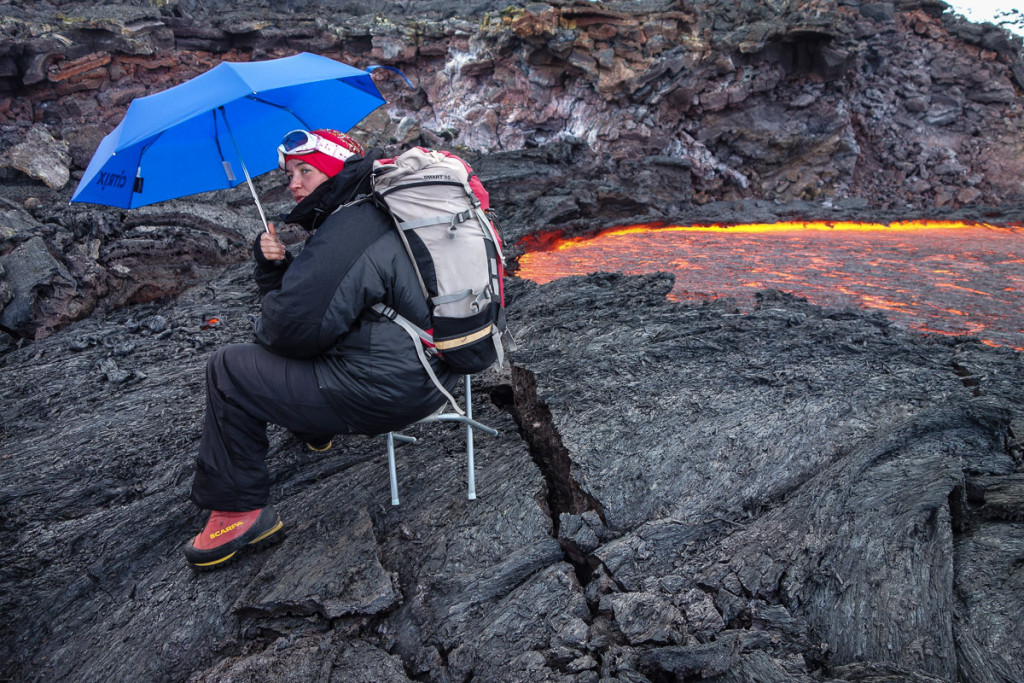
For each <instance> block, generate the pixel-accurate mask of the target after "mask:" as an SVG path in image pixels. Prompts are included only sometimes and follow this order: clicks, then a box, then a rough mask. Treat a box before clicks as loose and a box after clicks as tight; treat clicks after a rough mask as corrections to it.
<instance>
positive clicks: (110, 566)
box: [0, 266, 1024, 682]
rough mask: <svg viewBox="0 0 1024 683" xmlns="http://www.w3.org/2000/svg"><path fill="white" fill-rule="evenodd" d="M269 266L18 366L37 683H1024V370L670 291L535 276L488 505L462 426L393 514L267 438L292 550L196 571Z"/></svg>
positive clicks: (522, 306)
mask: <svg viewBox="0 0 1024 683" xmlns="http://www.w3.org/2000/svg"><path fill="white" fill-rule="evenodd" d="M246 270H247V268H246V267H243V266H240V267H236V268H233V269H231V270H230V271H228V272H227V273H226V274H225V275H224V276H222V277H220V278H217V279H215V280H212V281H210V283H209V285H208V286H201V287H197V288H194V289H191V290H189V291H187V292H185V293H184V294H182V295H181V296H180V297H178V298H176V299H175V300H174V301H173V302H167V303H163V304H158V303H151V304H147V305H142V306H134V307H132V308H130V309H126V310H124V311H121V312H117V313H114V314H111V315H109V316H107V317H105V318H104V319H98V318H95V317H94V318H92V319H89V320H86V321H82V322H79V323H75V324H74V325H71V326H69V327H68V328H66V329H63V330H61V331H58V332H56V333H54V334H53V335H50V336H49V337H47V338H45V339H42V340H39V341H37V342H35V343H33V344H32V345H29V346H26V347H25V348H22V349H18V350H15V351H11V352H9V353H7V354H6V355H5V356H4V358H3V365H2V367H0V381H2V383H3V386H4V387H5V395H4V398H3V402H2V403H0V411H2V412H0V415H2V418H3V422H2V424H3V429H4V432H3V446H2V449H0V474H2V477H0V482H2V484H0V512H2V515H3V519H2V522H3V523H2V525H0V529H2V530H0V541H2V543H0V548H2V550H0V560H2V562H0V567H2V569H0V581H2V584H3V586H4V591H3V598H2V606H0V607H2V610H3V612H4V614H5V615H8V619H7V620H5V622H4V624H3V626H2V627H0V629H2V630H0V643H2V646H3V657H4V660H5V662H7V669H6V671H5V673H6V675H7V676H8V677H10V678H11V679H12V680H125V679H129V678H144V679H147V680H185V679H188V680H253V679H255V678H259V679H260V680H282V681H283V680H321V678H320V676H323V678H322V680H328V679H329V680H346V681H348V680H363V681H380V680H399V681H401V680H430V681H449V680H507V681H524V682H525V681H536V680H549V681H598V680H621V681H645V680H647V681H657V680H683V679H685V678H687V677H693V676H701V677H703V678H707V679H708V680H735V681H749V680H758V681H761V680H765V681H770V680H777V681H793V680H806V681H826V680H831V681H838V680H844V681H861V680H882V679H884V680H908V681H909V680H965V681H967V680H970V681H985V680H1014V679H1017V678H1019V677H1020V676H1021V675H1024V663H1022V661H1021V659H1020V657H1019V655H1018V654H1017V653H1019V652H1020V649H1021V646H1022V645H1024V642H1022V641H1021V638H1020V633H1019V629H1017V628H1016V623H1018V622H1019V620H1020V618H1021V617H1022V614H1021V602H1020V600H1019V594H1020V591H1021V589H1022V588H1024V587H1022V586H1021V585H1020V580H1019V576H1018V574H1019V572H1017V571H1016V569H1015V566H1016V563H1017V560H1018V559H1019V557H1020V552H1021V547H1022V546H1021V543H1022V537H1021V529H1020V525H1019V523H1018V522H1019V517H1020V515H1019V512H1018V510H1019V507H1020V503H1021V487H1020V474H1019V472H1020V467H1021V459H1022V457H1024V453H1022V450H1021V449H1022V444H1021V442H1020V437H1019V435H1020V434H1021V433H1022V432H1024V411H1022V403H1021V398H1020V394H1019V387H1020V385H1021V382H1022V381H1024V362H1022V360H1021V356H1020V354H1017V353H1014V352H1011V351H1007V350H1004V349H993V348H989V347H986V346H983V345H980V344H977V343H973V342H970V341H967V340H955V339H950V338H945V337H924V336H920V335H917V334H913V333H910V332H907V331H905V330H902V329H900V328H897V327H894V326H892V325H890V324H889V323H888V322H886V321H885V320H884V319H882V318H880V317H872V316H864V315H860V314H857V313H854V312H852V311H837V310H822V309H820V308H817V307H814V306H810V305H808V304H806V303H804V302H802V301H800V300H796V299H793V298H791V297H787V296H784V295H779V294H777V293H773V292H766V293H764V294H763V295H762V297H761V300H760V304H759V307H758V310H756V311H755V312H753V313H751V314H746V315H740V314H736V313H733V312H731V310H730V309H729V307H728V306H725V305H719V304H714V305H707V306H693V305H681V304H676V303H670V302H667V301H666V300H665V298H664V295H665V293H666V292H667V291H668V290H669V288H670V287H671V279H670V278H668V277H665V276H651V277H646V278H624V277H620V276H592V277H588V278H572V279H568V280H565V281H560V282H557V283H552V284H551V285H546V286H544V287H537V286H534V285H531V284H528V283H521V282H517V281H514V280H513V281H512V283H511V287H510V291H509V294H510V298H511V304H512V307H513V310H514V311H516V315H517V317H516V324H515V329H516V332H517V333H518V337H519V342H520V346H521V348H520V350H519V351H518V352H516V353H515V354H514V356H513V359H512V366H511V369H510V371H507V372H506V373H504V374H502V375H492V376H487V377H482V378H480V379H479V380H478V381H477V383H476V390H477V399H478V400H477V402H476V406H475V407H476V411H475V414H476V416H477V417H479V418H480V419H482V420H484V421H485V422H488V423H490V424H493V425H494V426H496V427H498V428H499V429H500V431H501V436H499V437H498V438H496V439H495V438H487V437H478V438H477V453H476V455H477V463H478V465H477V473H476V474H477V487H478V491H479V496H480V497H479V498H478V499H477V500H475V501H467V500H465V469H464V468H465V458H464V455H463V452H462V448H463V443H462V439H461V438H459V431H460V430H458V429H455V428H444V427H434V428H430V429H420V430H416V431H415V433H416V435H417V436H420V437H423V440H422V442H421V443H418V444H415V445H409V446H404V447H401V448H399V450H398V472H399V487H400V493H401V498H402V504H401V505H400V506H398V507H391V506H390V505H389V501H390V495H389V491H388V475H387V462H386V457H385V449H384V442H383V439H381V438H377V439H366V438H354V437H353V438H345V439H340V440H338V441H336V446H335V448H334V449H333V450H332V451H330V452H328V453H327V454H326V455H324V454H313V453H312V452H310V451H308V450H306V449H305V447H304V446H303V444H301V443H299V442H298V441H296V440H295V439H294V438H293V437H291V436H290V435H287V434H285V433H283V432H281V431H279V430H272V431H271V436H272V439H271V441H272V447H271V455H270V459H269V463H270V467H271V473H272V477H273V481H274V486H273V498H274V500H275V501H276V504H277V505H278V507H279V509H280V510H281V513H282V515H283V517H284V520H285V523H286V524H287V527H288V537H287V538H286V540H285V541H284V543H283V544H282V545H280V546H277V547H276V548H274V549H271V550H267V551H264V552H261V553H257V554H252V555H249V556H246V557H244V558H243V559H241V560H240V561H238V562H237V563H236V564H233V565H231V566H229V567H227V568H225V569H223V570H221V571H219V572H217V573H211V574H204V575H196V574H194V573H193V572H192V571H191V570H189V569H188V568H187V567H186V565H185V564H184V561H183V558H182V555H181V549H182V545H183V543H184V542H185V541H186V539H188V538H189V537H190V535H192V534H194V533H196V531H197V529H198V528H199V527H200V526H201V524H202V519H201V517H200V516H199V514H198V513H197V512H196V511H195V510H193V509H192V506H191V504H189V503H188V502H187V493H188V487H189V485H190V481H191V474H192V467H193V465H192V459H193V457H194V452H195V448H196V445H197V442H198V438H199V426H200V423H201V410H202V400H201V398H202V385H203V379H202V378H203V361H204V359H205V357H206V356H207V355H208V353H209V352H211V351H212V350H213V349H215V348H216V347H218V346H220V345H221V344H224V343H227V342H230V341H244V340H247V339H248V338H249V329H250V327H251V317H252V315H253V314H254V313H255V311H256V310H257V307H256V305H257V301H256V297H255V296H254V295H253V293H252V290H251V286H250V284H249V282H248V277H247V273H246ZM623 302H628V305H624V304H623ZM567 311H575V312H578V313H575V314H571V315H570V314H568V313H567ZM211 314H216V315H218V316H219V318H220V319H221V320H222V324H221V326H220V327H217V328H214V329H209V330H203V329H201V328H200V323H201V322H202V321H203V320H205V319H206V318H207V317H208V316H210V315H211ZM324 671H331V672H332V673H331V675H330V677H327V676H326V674H323V673H322V672H324ZM318 672H319V673H318Z"/></svg>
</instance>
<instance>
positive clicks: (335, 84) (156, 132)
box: [71, 52, 385, 223]
mask: <svg viewBox="0 0 1024 683" xmlns="http://www.w3.org/2000/svg"><path fill="white" fill-rule="evenodd" d="M384 101H385V100H384V98H383V97H382V96H381V94H380V93H379V92H378V91H377V87H376V86H375V85H374V83H373V80H372V79H371V78H370V74H369V72H367V71H363V70H361V69H357V68H355V67H352V66H349V65H347V64H342V63H341V62H337V61H335V60H333V59H328V58H327V57H321V56H319V55H313V54H309V53H305V52H304V53H302V54H298V55H294V56H292V57H284V58H281V59H271V60H267V61H262V62H239V63H235V62H223V63H221V64H219V65H217V66H216V67H214V68H212V69H210V70H209V71H207V72H206V73H204V74H202V75H200V76H197V77H195V78H193V79H191V80H189V81H186V82H185V83H182V84H181V85H177V86H175V87H173V88H170V89H168V90H165V91H163V92H159V93H156V94H155V95H149V96H147V97H140V98H139V99H137V100H134V101H133V102H132V103H131V105H129V107H128V111H127V112H126V113H125V115H124V118H123V119H122V120H121V123H120V124H118V126H117V128H115V129H114V130H113V131H112V132H111V133H110V134H109V135H107V136H106V137H105V138H103V141H102V142H101V143H100V145H99V147H98V148H97V149H96V153H95V154H94V155H93V157H92V160H91V161H90V162H89V166H88V168H86V170H85V175H83V176H82V179H81V181H79V183H78V187H77V188H76V189H75V192H74V194H73V195H72V197H71V201H72V202H87V203H92V204H104V205H106V206H119V207H123V208H134V207H139V206H146V205H147V204H153V203H156V202H161V201H165V200H167V199H174V198H176V197H184V196H187V195H190V194H196V193H198V192H208V191H211V190H219V189H226V188H230V187H234V186H236V185H238V184H240V183H242V182H245V181H247V180H248V178H249V176H250V175H253V176H255V175H260V174H261V173H266V172H267V171H270V170H272V169H275V168H277V146H278V144H279V143H280V142H281V138H282V137H283V135H284V134H285V133H287V132H288V131H291V130H294V129H296V128H304V129H306V130H312V129H314V128H333V129H336V130H340V131H348V130H349V129H350V128H352V126H354V125H355V124H357V123H359V121H360V120H362V119H363V118H364V117H365V116H366V115H367V114H369V113H370V112H371V111H373V110H374V109H376V108H377V107H379V106H380V105H382V104H384ZM250 189H252V184H251V183H250ZM253 197H254V198H255V197H256V192H255V190H253ZM256 203H257V206H259V201H258V200H257V202H256ZM260 214H261V216H262V214H263V210H262V207H261V208H260ZM264 223H266V220H265V219H264Z"/></svg>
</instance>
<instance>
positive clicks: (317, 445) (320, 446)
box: [306, 436, 334, 453]
mask: <svg viewBox="0 0 1024 683" xmlns="http://www.w3.org/2000/svg"><path fill="white" fill-rule="evenodd" d="M333 445H334V440H333V439H331V437H329V436H325V437H324V438H323V439H313V440H310V441H307V442H306V448H308V449H309V450H311V451H316V452H317V453H323V452H324V451H329V450H331V446H333Z"/></svg>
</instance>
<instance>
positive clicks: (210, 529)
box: [185, 505, 284, 571]
mask: <svg viewBox="0 0 1024 683" xmlns="http://www.w3.org/2000/svg"><path fill="white" fill-rule="evenodd" d="M283 527H284V524H282V523H281V517H280V516H279V515H278V514H277V510H275V509H274V506H273V505H268V506H267V507H265V508H262V509H259V510H252V511H250V512H219V511H217V510H214V511H212V512H211V513H210V519H209V520H207V522H206V526H205V527H204V528H203V530H202V531H200V532H199V535H198V536H196V537H195V538H193V539H192V541H191V542H190V543H189V544H188V545H186V546H185V560H186V561H188V564H189V566H191V567H192V568H193V569H197V570H200V571H204V570H207V569H216V568H218V567H222V566H224V565H225V564H227V562H228V561H229V560H231V559H232V558H234V557H235V555H237V554H238V551H240V550H242V549H245V548H262V547H265V546H268V545H273V544H274V543H277V542H278V541H280V540H281V539H282V538H284V533H283V532H281V529H282V528H283Z"/></svg>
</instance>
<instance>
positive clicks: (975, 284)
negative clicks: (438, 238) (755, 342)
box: [518, 220, 1024, 349]
mask: <svg viewBox="0 0 1024 683" xmlns="http://www.w3.org/2000/svg"><path fill="white" fill-rule="evenodd" d="M521 246H523V247H524V248H526V249H527V253H525V254H523V256H521V257H520V258H519V268H518V275H519V276H521V277H524V278H526V279H530V280H533V281H535V282H538V283H541V284H543V283H545V282H550V281H551V280H554V279H557V278H560V277H565V276H570V275H585V274H587V273H591V272H596V271H605V272H623V273H628V274H639V273H651V272H656V271H670V272H673V273H674V274H675V276H676V286H675V288H674V289H673V291H672V293H671V294H670V295H669V296H670V298H672V299H676V300H706V299H711V298H717V297H734V298H735V299H737V303H738V304H739V306H740V308H741V310H742V309H743V308H744V304H745V303H746V304H748V305H747V308H748V309H749V308H752V305H753V299H752V295H753V293H754V292H755V291H757V290H759V289H766V288H775V289H779V290H782V291H786V292H791V293H793V294H795V295H797V296H802V297H806V298H807V299H808V300H809V301H811V302H812V303H816V304H820V305H824V306H830V307H837V306H839V307H842V306H854V307H860V308H869V309H880V310H883V311H886V312H887V313H888V314H891V315H890V317H891V318H892V319H893V320H894V321H896V322H900V323H903V324H906V325H908V326H910V327H913V328H916V329H920V330H926V331H931V332H939V333H943V334H976V335H979V336H981V337H983V339H982V340H983V341H985V342H986V343H991V344H999V345H1009V346H1012V347H1014V348H1017V349H1022V348H1024V272H1022V269H1021V267H1020V266H1021V265H1022V264H1024V226H1020V225H1010V226H996V225H992V224H987V223H975V222H966V221H926V220H922V221H900V222H897V223H891V224H882V223H857V222H848V221H836V222H810V221H797V222H784V223H755V224H746V225H731V226H724V225H692V226H689V225H688V226H682V225H668V226H665V225H653V226H652V225H629V226H622V227H617V228H612V229H609V230H604V231H602V232H600V233H597V234H596V235H592V236H588V237H574V238H564V237H563V236H562V235H559V234H557V233H554V234H547V235H544V236H541V237H531V238H528V239H526V240H523V241H522V242H521Z"/></svg>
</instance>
